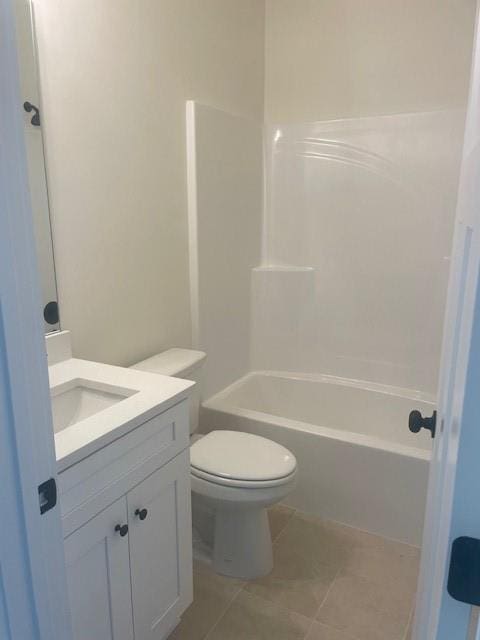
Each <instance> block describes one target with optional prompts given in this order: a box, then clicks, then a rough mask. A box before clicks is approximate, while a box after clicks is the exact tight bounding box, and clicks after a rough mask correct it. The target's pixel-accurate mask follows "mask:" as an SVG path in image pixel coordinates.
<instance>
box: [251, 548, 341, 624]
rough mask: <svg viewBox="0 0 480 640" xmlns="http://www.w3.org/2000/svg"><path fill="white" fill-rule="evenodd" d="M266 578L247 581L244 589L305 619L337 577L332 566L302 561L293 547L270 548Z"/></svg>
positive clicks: (302, 557)
mask: <svg viewBox="0 0 480 640" xmlns="http://www.w3.org/2000/svg"><path fill="white" fill-rule="evenodd" d="M273 552H274V568H273V571H272V573H271V574H270V575H268V576H266V577H264V578H259V579H258V580H255V581H253V582H248V583H247V584H246V585H245V587H244V589H245V590H246V591H248V592H249V593H252V594H254V595H256V596H259V597H261V598H264V599H265V600H269V601H271V602H275V603H276V604H279V605H281V606H283V607H286V608H288V609H291V610H292V611H295V612H296V613H300V614H302V615H304V616H306V617H309V618H313V617H315V614H316V612H317V611H318V608H319V606H320V605H321V604H322V602H323V600H324V599H325V596H326V595H327V592H328V589H329V588H330V587H331V585H332V583H333V580H334V578H335V576H336V574H337V569H336V568H335V567H333V566H332V565H324V564H320V563H318V562H316V561H312V559H311V558H305V557H304V556H303V555H302V554H301V553H299V552H298V551H297V547H292V546H291V545H288V544H282V543H279V544H275V545H274V549H273Z"/></svg>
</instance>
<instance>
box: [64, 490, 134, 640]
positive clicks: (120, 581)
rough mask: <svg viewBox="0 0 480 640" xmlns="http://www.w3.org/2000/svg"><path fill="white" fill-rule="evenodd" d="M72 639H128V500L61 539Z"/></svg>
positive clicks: (129, 625)
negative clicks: (63, 546)
mask: <svg viewBox="0 0 480 640" xmlns="http://www.w3.org/2000/svg"><path fill="white" fill-rule="evenodd" d="M65 557H66V563H67V581H68V596H69V601H70V611H71V617H72V626H73V637H74V640H133V624H132V597H131V586H130V558H129V551H128V524H127V501H126V499H125V498H121V499H120V500H117V502H114V503H113V504H112V505H110V506H109V507H108V508H107V509H105V510H104V511H102V512H101V513H99V514H98V515H97V516H95V517H94V518H92V520H90V521H89V522H87V524H85V525H83V526H82V527H80V529H77V530H76V531H74V533H72V534H71V535H69V536H68V537H67V538H66V539H65Z"/></svg>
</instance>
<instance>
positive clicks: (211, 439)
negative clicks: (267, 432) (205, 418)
mask: <svg viewBox="0 0 480 640" xmlns="http://www.w3.org/2000/svg"><path fill="white" fill-rule="evenodd" d="M190 464H191V466H192V467H193V468H194V469H198V470H199V471H203V472H205V473H208V474H210V475H213V476H219V477H221V478H232V479H235V480H251V481H266V480H276V479H278V478H284V477H286V476H289V475H290V474H292V473H293V472H294V471H295V469H296V467H297V461H296V460H295V456H294V455H293V454H292V453H290V451H289V450H288V449H285V447H282V445H280V444H277V443H276V442H272V440H267V438H262V437H261V436H254V435H252V434H250V433H242V432H239V431H211V432H210V433H209V434H208V435H206V436H204V437H203V438H201V439H200V440H197V442H195V444H193V445H192V446H191V448H190Z"/></svg>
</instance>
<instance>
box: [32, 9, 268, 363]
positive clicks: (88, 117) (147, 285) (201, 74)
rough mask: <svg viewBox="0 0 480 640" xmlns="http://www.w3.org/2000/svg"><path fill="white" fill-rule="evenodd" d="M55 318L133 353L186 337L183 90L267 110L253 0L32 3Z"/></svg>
mask: <svg viewBox="0 0 480 640" xmlns="http://www.w3.org/2000/svg"><path fill="white" fill-rule="evenodd" d="M35 8H36V13H37V31H38V47H39V57H40V67H41V83H42V92H43V105H44V125H45V134H46V147H47V162H48V174H49V187H50V195H51V207H52V215H53V233H54V242H55V258H56V264H57V273H58V287H59V299H60V311H61V321H62V326H63V327H64V328H68V329H71V330H72V336H73V347H74V353H75V354H76V355H77V356H80V357H85V358H92V359H95V360H101V361H104V362H110V363H115V364H121V365H125V364H130V363H132V362H134V361H137V360H140V359H141V358H143V357H146V356H148V355H150V354H152V353H154V352H156V351H159V350H161V349H164V348H166V347H169V346H172V345H181V346H188V345H189V344H190V340H191V328H190V309H189V284H188V250H187V247H188V245H187V242H188V238H187V204H186V202H187V196H186V157H185V146H186V145H185V100H186V99H189V98H195V99H198V100H200V101H202V102H206V103H209V104H213V105H215V106H218V107H221V108H224V109H227V110H228V111H231V112H233V113H239V114H241V115H244V116H248V117H251V118H257V119H259V120H260V119H261V118H262V116H263V44H264V4H263V2H262V1H258V0H202V2H198V1H197V0H138V1H136V2H131V1H130V0H102V1H101V2H99V1H98V0H81V1H80V2H79V1H78V0H42V1H41V2H38V3H35Z"/></svg>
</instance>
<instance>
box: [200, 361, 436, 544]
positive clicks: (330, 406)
mask: <svg viewBox="0 0 480 640" xmlns="http://www.w3.org/2000/svg"><path fill="white" fill-rule="evenodd" d="M434 408H435V407H434V404H433V402H432V398H431V397H430V396H428V395H426V394H422V393H419V392H412V391H408V390H405V389H400V388H396V387H389V386H386V385H380V384H375V383H365V382H360V381H354V380H345V379H341V378H335V377H332V376H314V375H305V374H304V375H302V374H285V373H275V372H255V373H251V374H248V375H247V376H245V377H244V378H242V379H240V380H239V381H237V382H236V383H234V384H233V385H231V386H230V387H228V388H227V389H225V390H224V391H222V392H220V393H219V394H217V395H216V396H214V397H213V398H211V399H210V400H208V401H207V402H205V403H204V404H203V409H202V418H201V425H202V427H203V431H205V432H206V431H210V430H212V429H230V430H238V431H244V432H248V433H253V434H257V435H261V436H264V437H266V438H270V439H272V440H274V441H276V442H278V443H279V444H282V445H283V446H284V447H286V448H287V449H289V450H290V451H291V452H292V453H293V454H294V455H295V457H296V459H297V462H298V477H297V486H296V489H295V490H294V491H293V492H292V494H291V495H290V496H289V497H288V498H287V500H286V503H287V504H289V505H291V506H292V507H295V508H297V509H300V510H302V511H305V512H310V513H314V514H317V515H319V516H321V517H323V518H327V519H331V520H336V521H338V522H342V523H344V524H348V525H350V526H354V527H358V528H361V529H364V530H366V531H370V532H372V533H377V534H380V535H384V536H387V537H390V538H394V539H397V540H401V541H404V542H408V543H411V544H419V543H420V541H421V533H422V528H423V516H424V508H425V498H426V490H427V478H428V466H429V460H430V449H431V438H430V435H429V434H428V433H426V432H423V433H420V434H418V435H413V434H412V433H410V431H409V430H408V415H409V412H410V411H411V410H412V409H419V410H420V411H422V413H423V414H424V415H430V414H431V413H432V412H433V410H434Z"/></svg>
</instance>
